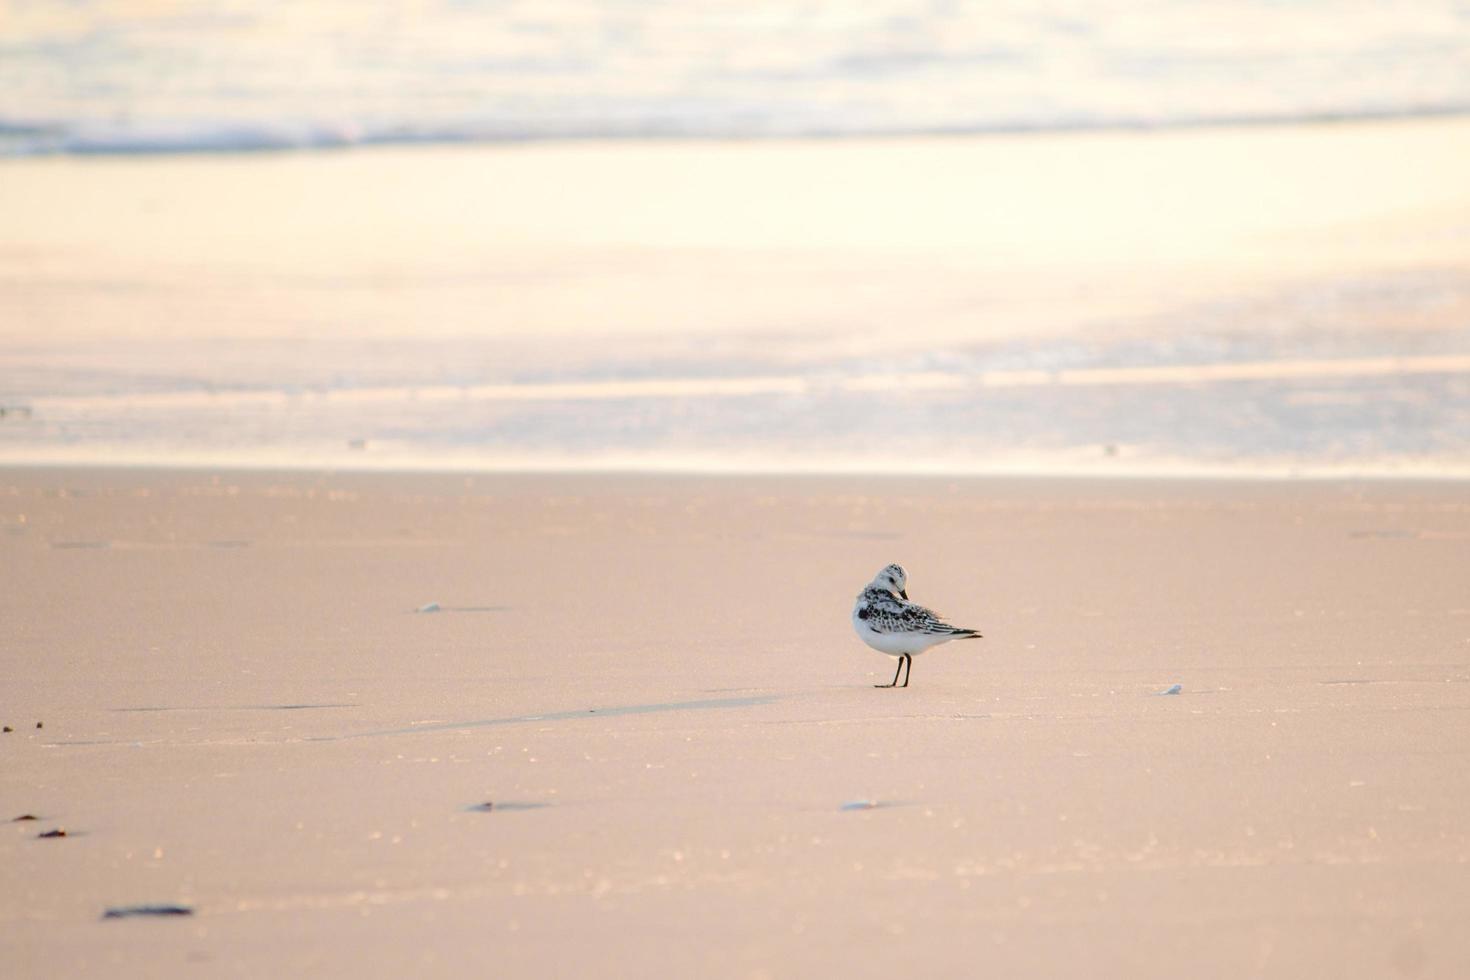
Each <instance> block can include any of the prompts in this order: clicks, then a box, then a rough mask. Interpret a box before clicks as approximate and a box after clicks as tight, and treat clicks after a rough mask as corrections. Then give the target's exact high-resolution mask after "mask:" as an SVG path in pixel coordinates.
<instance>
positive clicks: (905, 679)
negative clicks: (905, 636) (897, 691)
mask: <svg viewBox="0 0 1470 980" xmlns="http://www.w3.org/2000/svg"><path fill="white" fill-rule="evenodd" d="M903 659H904V660H906V661H908V668H907V669H906V670H905V671H904V672H903V686H904V687H908V686H909V675H910V674H912V673H913V672H914V655H913V654H911V653H906V654H904V655H903ZM894 680H898V678H897V677H895V678H894Z"/></svg>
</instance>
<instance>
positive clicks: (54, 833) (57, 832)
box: [36, 827, 66, 839]
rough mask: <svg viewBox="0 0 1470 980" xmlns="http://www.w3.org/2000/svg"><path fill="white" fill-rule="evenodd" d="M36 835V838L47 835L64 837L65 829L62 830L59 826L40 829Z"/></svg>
mask: <svg viewBox="0 0 1470 980" xmlns="http://www.w3.org/2000/svg"><path fill="white" fill-rule="evenodd" d="M36 836H37V837H38V838H42V839H44V838H47V837H65V836H66V831H65V830H62V829H61V828H60V827H57V828H56V829H55V830H46V831H42V832H41V833H39V834H37V835H36Z"/></svg>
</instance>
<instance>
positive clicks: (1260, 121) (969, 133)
mask: <svg viewBox="0 0 1470 980" xmlns="http://www.w3.org/2000/svg"><path fill="white" fill-rule="evenodd" d="M1466 118H1470V106H1465V105H1445V106H1442V107H1436V106H1428V107H1414V108H1405V109H1382V110H1374V109H1365V110H1343V111H1341V112H1331V111H1326V112H1318V113H1305V114H1291V113H1282V114H1275V115H1273V114H1265V115H1260V116H1249V115H1236V116H1220V117H1212V116H1190V117H1184V118H1180V119H1175V120H1160V121H1151V120H1147V119H1137V120H1117V121H1099V122H1083V121H1073V122H1057V123H1036V124H1027V123H1017V124H1013V125H1006V124H997V125H992V126H986V125H976V126H973V127H971V126H953V127H944V126H940V127H934V128H916V129H888V130H881V131H873V130H850V131H849V130H830V131H826V130H793V131H790V132H765V133H760V132H750V133H739V132H733V131H732V132H711V133H695V132H680V131H668V132H660V131H654V130H650V131H647V132H642V133H638V132H628V131H620V130H609V131H607V132H601V133H599V132H568V133H565V134H559V133H543V134H534V133H525V134H507V135H496V134H494V133H485V134H480V135H454V134H444V135H427V136H413V135H403V136H394V135H385V136H382V137H377V138H374V137H363V138H356V139H352V138H344V137H335V136H333V135H332V134H331V131H330V130H329V129H324V130H323V132H322V135H321V137H320V142H310V141H307V142H300V141H296V142H292V141H289V140H286V139H282V140H281V141H280V142H261V143H258V144H249V143H241V144H219V145H213V144H210V143H201V144H197V145H193V144H173V143H158V144H151V145H150V144H146V143H140V144H139V145H138V146H136V147H132V146H128V145H123V144H116V143H103V144H100V145H97V146H96V147H94V146H93V145H91V144H83V145H80V146H74V147H60V148H55V149H35V150H23V151H12V152H8V153H3V152H0V166H3V163H4V161H6V160H35V159H48V158H63V159H64V158H77V159H93V158H100V159H134V158H143V159H147V158H150V157H181V156H182V157H232V156H240V157H257V156H270V155H276V154H318V153H321V154H332V153H350V152H354V151H359V150H375V149H394V148H416V147H421V148H425V149H435V148H452V147H517V146H527V147H536V146H587V147H598V146H605V145H610V144H627V145H632V146H637V145H659V144H669V145H680V144H712V145H729V146H740V145H747V144H753V143H754V144H761V143H776V144H779V143H794V144H800V143H813V144H821V143H843V142H851V143H871V144H883V143H891V142H900V141H913V140H973V139H985V138H988V137H1002V138H1004V137H1030V136H1036V137H1045V136H1048V135H1057V136H1077V135H1087V134H1092V133H1097V134H1104V135H1106V134H1120V135H1129V134H1142V135H1146V134H1159V133H1171V132H1181V133H1189V132H1198V131H1210V130H1241V131H1251V130H1260V129H1283V128H1303V129H1311V128H1316V127H1331V126H1352V125H1357V124H1366V125H1375V124H1382V123H1387V124H1392V123H1396V122H1405V123H1414V122H1432V121H1435V120H1460V119H1466ZM47 131H48V129H47V127H46V126H45V125H44V124H40V125H30V124H26V123H14V124H10V125H8V126H7V127H6V128H3V129H0V138H7V137H8V138H12V139H13V138H15V137H17V136H25V135H27V134H34V133H45V132H47Z"/></svg>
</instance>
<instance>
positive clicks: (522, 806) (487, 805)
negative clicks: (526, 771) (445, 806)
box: [465, 800, 551, 813]
mask: <svg viewBox="0 0 1470 980" xmlns="http://www.w3.org/2000/svg"><path fill="white" fill-rule="evenodd" d="M550 805H551V804H550V803H517V802H508V803H507V802H501V803H495V802H492V801H490V800H486V801H485V802H484V803H473V804H471V805H469V806H467V807H465V809H466V810H468V811H469V812H470V813H506V812H509V811H511V810H544V809H546V808H547V807H548V806H550Z"/></svg>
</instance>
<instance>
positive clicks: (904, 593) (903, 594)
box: [898, 589, 909, 602]
mask: <svg viewBox="0 0 1470 980" xmlns="http://www.w3.org/2000/svg"><path fill="white" fill-rule="evenodd" d="M898 597H899V598H900V599H902V600H903V601H904V602H908V601H909V590H908V589H899V590H898Z"/></svg>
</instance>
